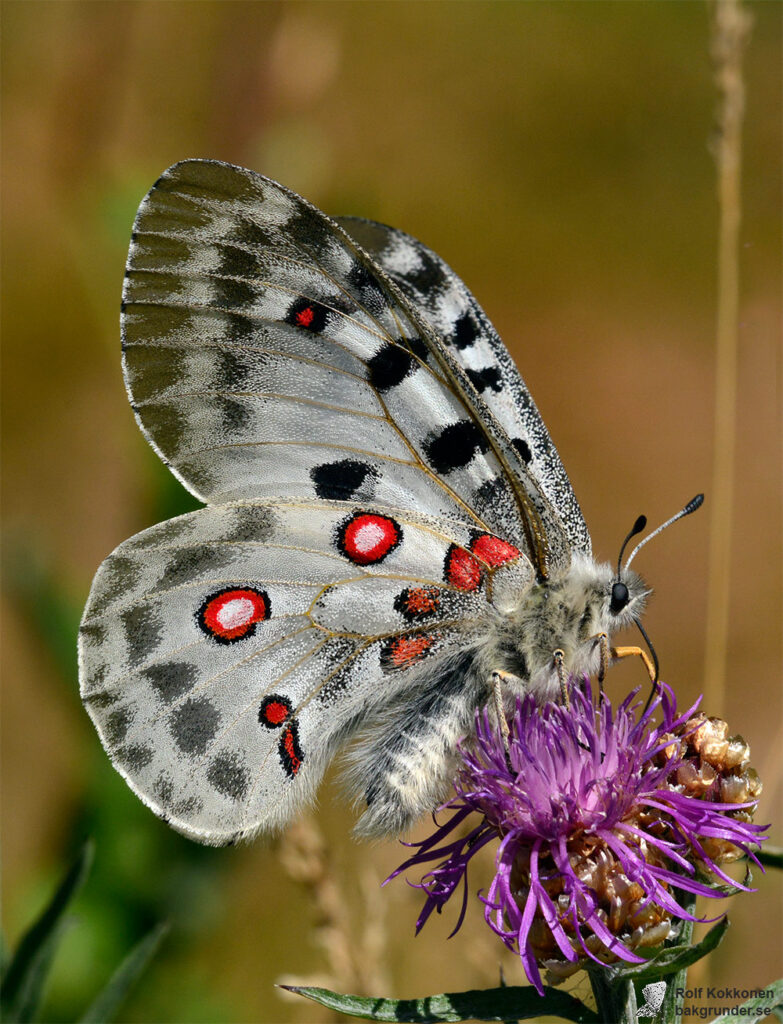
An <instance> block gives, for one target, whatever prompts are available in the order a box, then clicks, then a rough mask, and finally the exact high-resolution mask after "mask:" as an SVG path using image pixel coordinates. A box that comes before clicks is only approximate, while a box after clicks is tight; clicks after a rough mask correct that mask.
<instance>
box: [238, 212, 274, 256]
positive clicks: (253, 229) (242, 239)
mask: <svg viewBox="0 0 783 1024" xmlns="http://www.w3.org/2000/svg"><path fill="white" fill-rule="evenodd" d="M231 235H232V238H234V239H235V240H236V241H237V242H239V243H240V244H241V245H257V246H258V247H259V248H266V247H267V246H270V245H272V244H273V242H274V239H273V237H272V235H271V234H270V233H269V232H268V231H266V230H265V229H264V228H262V227H261V226H260V224H257V223H256V222H255V221H254V220H251V219H250V217H241V216H240V217H237V218H236V226H235V228H234V230H233V231H232V232H231Z"/></svg>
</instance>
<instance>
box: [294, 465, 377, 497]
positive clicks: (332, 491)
mask: <svg viewBox="0 0 783 1024" xmlns="http://www.w3.org/2000/svg"><path fill="white" fill-rule="evenodd" d="M377 476H378V471H377V469H375V468H374V467H373V466H368V465H367V463H366V462H359V461H358V460H356V459H341V460H340V461H339V462H324V463H322V464H321V465H320V466H314V467H313V468H312V469H311V470H310V478H311V479H312V481H313V484H314V486H315V493H316V495H317V496H318V497H319V498H324V499H326V500H332V501H348V500H349V499H350V498H353V497H354V496H355V495H356V493H357V491H358V490H359V488H360V487H361V486H362V485H363V484H364V483H365V481H367V480H369V481H370V483H372V482H373V481H374V480H375V478H377ZM370 491H371V488H370ZM363 497H365V498H369V497H371V493H367V494H364V495H363Z"/></svg>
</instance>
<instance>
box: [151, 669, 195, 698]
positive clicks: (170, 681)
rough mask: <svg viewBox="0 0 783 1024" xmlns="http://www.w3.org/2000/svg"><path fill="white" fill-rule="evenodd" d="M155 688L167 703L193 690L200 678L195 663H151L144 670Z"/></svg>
mask: <svg viewBox="0 0 783 1024" xmlns="http://www.w3.org/2000/svg"><path fill="white" fill-rule="evenodd" d="M144 675H145V677H146V678H147V679H148V680H149V683H150V685H151V686H152V688H153V690H155V692H156V693H157V694H158V696H159V697H160V699H161V700H162V701H164V702H165V703H166V704H171V703H172V701H175V700H176V699H177V698H178V697H181V696H182V695H183V694H185V693H187V692H188V690H192V689H193V687H194V685H195V684H196V680H197V679H198V670H197V668H196V666H195V665H191V664H190V663H189V662H186V661H170V662H168V663H164V664H161V665H150V667H149V668H147V669H145V670H144Z"/></svg>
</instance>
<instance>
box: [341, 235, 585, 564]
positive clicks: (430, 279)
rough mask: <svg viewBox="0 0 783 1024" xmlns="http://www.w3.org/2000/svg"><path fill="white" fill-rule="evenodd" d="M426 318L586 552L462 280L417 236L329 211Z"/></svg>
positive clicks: (505, 361) (547, 443)
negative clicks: (334, 214) (337, 215)
mask: <svg viewBox="0 0 783 1024" xmlns="http://www.w3.org/2000/svg"><path fill="white" fill-rule="evenodd" d="M336 220H337V223H338V224H340V225H341V226H342V227H344V228H345V230H346V231H347V232H348V233H349V234H350V235H351V236H352V237H353V238H355V239H356V241H357V242H358V243H359V244H360V245H361V246H362V248H363V249H365V250H366V251H367V252H368V253H369V254H370V255H371V256H372V258H373V259H374V260H376V261H377V263H378V264H379V266H380V267H381V268H382V269H383V270H384V271H385V272H386V273H387V274H388V275H389V277H390V278H391V279H392V280H393V281H394V283H395V284H396V285H397V286H398V287H399V288H400V290H401V291H402V292H403V294H404V295H405V297H406V298H407V299H408V300H409V301H410V302H411V303H412V304H413V305H414V307H415V309H416V311H417V312H418V313H419V314H420V315H421V317H422V318H423V319H425V320H426V321H427V322H428V323H429V324H431V325H432V328H433V330H434V331H435V332H436V333H437V335H438V337H439V338H440V339H441V340H442V342H443V344H444V345H446V347H447V348H448V350H449V351H450V353H451V354H452V356H453V357H454V359H456V360H457V362H459V363H460V364H461V365H462V367H463V368H464V370H465V372H466V373H467V375H468V377H469V379H470V381H471V383H472V384H473V386H474V387H475V388H476V390H477V391H478V392H479V394H480V395H481V396H482V398H483V400H484V401H485V402H486V404H487V406H488V407H489V408H490V409H491V410H492V413H493V414H494V415H495V417H496V418H497V420H498V422H499V423H500V424H501V426H502V427H503V428H504V429H505V431H506V433H507V434H508V436H509V438H510V439H511V443H512V444H513V445H514V447H515V448H516V450H517V451H518V453H519V455H520V457H521V458H522V460H523V461H524V462H525V464H526V465H527V468H528V471H529V472H530V474H531V476H533V477H534V478H535V479H536V480H537V481H538V483H539V485H540V487H541V490H542V491H543V492H544V494H545V495H546V497H547V498H548V499H549V501H550V502H551V503H552V505H553V506H554V507H555V508H557V509H558V512H559V513H560V515H561V517H562V519H563V523H564V526H565V528H566V531H567V533H568V538H569V540H570V542H571V546H572V547H573V549H574V550H575V551H579V552H582V553H583V554H587V555H589V554H590V550H591V544H590V535H589V533H588V531H587V526H586V524H585V521H584V518H583V516H582V512H581V509H580V508H579V504H578V502H577V500H576V496H575V495H574V492H573V489H572V487H571V484H570V481H569V479H568V476H567V474H566V471H565V469H564V468H563V464H562V462H561V461H560V456H559V455H558V453H557V450H556V448H555V446H554V444H553V443H552V441H551V439H550V437H549V433H548V431H547V429H546V426H545V425H544V421H543V419H542V418H541V415H540V413H539V412H538V409H537V408H536V404H535V402H534V401H533V398H532V396H531V394H530V392H529V391H528V389H527V386H526V385H525V382H524V380H523V379H522V376H521V374H520V373H519V370H518V369H517V367H516V365H515V363H514V360H513V359H512V358H511V356H510V355H509V352H508V349H507V348H506V346H505V345H504V344H503V342H502V341H501V339H500V337H499V336H498V333H497V331H496V330H495V328H494V327H493V326H492V324H491V323H490V321H489V318H488V317H487V315H486V313H485V312H484V310H483V309H482V308H481V307H480V306H479V304H478V302H476V300H475V298H474V297H473V295H472V294H471V293H470V292H469V291H468V289H467V288H466V287H465V285H464V284H463V282H462V281H461V280H460V278H459V277H457V275H456V274H455V273H454V271H453V270H452V269H451V267H449V266H448V265H447V264H446V263H445V262H444V261H443V260H442V259H441V258H440V257H439V256H438V255H437V254H436V253H434V252H433V251H432V250H431V249H428V248H427V247H426V246H425V245H422V243H421V242H419V241H417V239H415V238H413V237H411V236H410V235H407V234H405V233H404V232H403V231H399V230H397V229H396V228H390V227H387V226H386V225H385V224H379V223H377V222H375V221H370V220H365V219H363V218H360V217H337V218H336Z"/></svg>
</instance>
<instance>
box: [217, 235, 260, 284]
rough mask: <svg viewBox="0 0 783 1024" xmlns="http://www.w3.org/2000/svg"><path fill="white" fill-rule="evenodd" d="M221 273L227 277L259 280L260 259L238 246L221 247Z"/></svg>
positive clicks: (223, 245) (219, 250)
mask: <svg viewBox="0 0 783 1024" xmlns="http://www.w3.org/2000/svg"><path fill="white" fill-rule="evenodd" d="M217 248H218V252H219V253H220V266H219V272H220V273H221V274H225V275H226V277H244V278H251V279H253V278H257V277H258V276H259V266H258V257H257V256H256V255H255V254H254V253H252V252H248V251H247V249H243V248H241V247H240V246H238V245H227V244H225V243H223V244H221V245H219V246H218V247H217Z"/></svg>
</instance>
